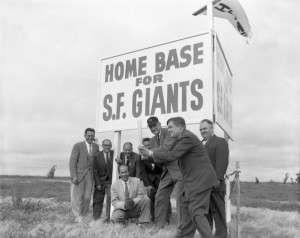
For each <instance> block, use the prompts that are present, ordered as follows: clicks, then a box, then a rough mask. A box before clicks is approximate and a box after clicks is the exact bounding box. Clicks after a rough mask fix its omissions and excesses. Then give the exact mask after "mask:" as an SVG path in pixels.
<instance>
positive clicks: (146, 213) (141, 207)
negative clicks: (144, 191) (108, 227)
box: [112, 196, 151, 223]
mask: <svg viewBox="0 0 300 238" xmlns="http://www.w3.org/2000/svg"><path fill="white" fill-rule="evenodd" d="M128 218H138V220H139V222H140V223H149V222H150V221H151V217H150V199H149V198H148V197H147V196H143V198H142V199H141V200H140V201H139V202H138V203H137V204H135V206H134V207H133V208H132V209H131V210H129V211H127V210H122V209H115V210H114V211H113V214H112V220H113V221H114V222H120V223H124V222H125V220H126V219H128Z"/></svg>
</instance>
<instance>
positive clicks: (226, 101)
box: [214, 36, 232, 139]
mask: <svg viewBox="0 0 300 238" xmlns="http://www.w3.org/2000/svg"><path fill="white" fill-rule="evenodd" d="M214 58H215V82H214V96H215V100H214V102H215V107H214V109H215V110H214V114H215V119H216V123H217V124H218V125H219V126H220V127H221V128H222V129H223V130H224V131H225V132H226V133H227V135H228V136H229V137H230V138H231V139H232V73H231V70H230V68H229V65H228V62H227V60H226V57H225V54H224V52H223V50H222V47H221V44H220V42H219V39H218V37H217V36H216V37H215V57H214Z"/></svg>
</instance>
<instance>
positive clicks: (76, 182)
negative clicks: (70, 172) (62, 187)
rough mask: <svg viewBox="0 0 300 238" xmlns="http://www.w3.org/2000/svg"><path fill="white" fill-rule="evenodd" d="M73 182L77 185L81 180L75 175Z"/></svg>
mask: <svg viewBox="0 0 300 238" xmlns="http://www.w3.org/2000/svg"><path fill="white" fill-rule="evenodd" d="M71 183H74V184H75V185H77V184H79V181H78V179H77V178H76V177H75V178H72V180H71Z"/></svg>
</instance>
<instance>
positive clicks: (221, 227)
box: [207, 191, 227, 238]
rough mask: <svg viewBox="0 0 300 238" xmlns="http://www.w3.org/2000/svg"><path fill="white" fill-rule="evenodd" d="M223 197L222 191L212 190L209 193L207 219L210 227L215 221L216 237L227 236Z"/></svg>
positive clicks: (222, 237) (224, 237) (223, 237)
mask: <svg viewBox="0 0 300 238" xmlns="http://www.w3.org/2000/svg"><path fill="white" fill-rule="evenodd" d="M224 197H225V192H222V191H212V192H211V194H210V203H209V211H208V215H207V219H208V222H209V224H210V227H211V229H212V228H213V221H215V227H216V233H215V237H216V238H226V237H227V223H226V213H225V200H224Z"/></svg>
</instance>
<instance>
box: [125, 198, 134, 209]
mask: <svg viewBox="0 0 300 238" xmlns="http://www.w3.org/2000/svg"><path fill="white" fill-rule="evenodd" d="M124 207H125V210H127V211H128V210H131V209H132V208H133V207H134V201H133V199H132V198H127V199H126V200H125V204H124Z"/></svg>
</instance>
